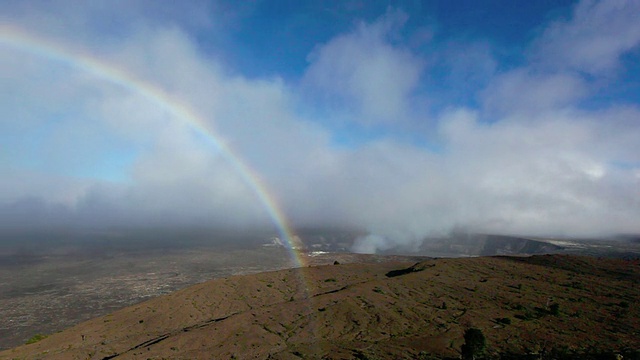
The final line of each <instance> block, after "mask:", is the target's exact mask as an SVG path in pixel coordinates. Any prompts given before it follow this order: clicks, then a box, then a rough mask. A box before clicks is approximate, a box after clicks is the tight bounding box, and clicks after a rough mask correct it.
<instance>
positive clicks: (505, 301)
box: [0, 255, 640, 359]
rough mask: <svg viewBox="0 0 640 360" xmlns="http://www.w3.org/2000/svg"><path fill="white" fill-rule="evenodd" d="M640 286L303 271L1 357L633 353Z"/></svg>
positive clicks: (511, 273)
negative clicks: (469, 345)
mask: <svg viewBox="0 0 640 360" xmlns="http://www.w3.org/2000/svg"><path fill="white" fill-rule="evenodd" d="M639 282H640V263H639V262H638V261H624V260H609V259H596V258H589V257H572V256H559V255H553V256H552V255H547V256H536V257H531V258H506V257H492V258H466V259H436V260H429V261H425V262H420V263H418V264H411V263H400V262H385V263H379V264H339V265H329V266H317V267H307V268H300V269H293V270H283V271H277V272H269V273H261V274H256V275H247V276H234V277H230V278H224V279H217V280H213V281H209V282H206V283H203V284H199V285H195V286H192V287H189V288H187V289H184V290H182V291H178V292H176V293H173V294H170V295H167V296H162V297H159V298H156V299H153V300H150V301H147V302H144V303H140V304H138V305H135V306H132V307H128V308H125V309H123V310H121V311H118V312H115V313H113V314H111V315H107V316H104V317H100V318H96V319H93V320H91V321H87V322H84V323H82V324H79V325H78V326H75V327H73V328H70V329H68V330H66V331H63V332H61V333H57V334H53V335H50V336H49V337H47V338H45V339H44V340H41V341H39V342H37V343H34V344H31V345H26V346H22V347H19V348H16V349H12V350H8V351H5V352H2V353H0V358H2V359H13V358H18V359H22V358H27V359H32V358H52V359H87V358H91V359H149V358H150V359H162V358H172V359H175V358H182V359H192V358H202V359H223V358H226V359H228V358H234V357H235V358H240V359H242V358H258V359H266V358H268V357H269V356H270V358H272V359H297V358H301V357H304V358H323V357H325V358H336V359H338V358H389V359H396V358H412V357H417V356H418V354H419V353H420V352H421V351H424V352H427V353H432V354H437V355H439V356H458V354H459V353H458V351H459V349H460V347H461V345H462V343H463V341H464V340H463V337H462V335H463V332H464V330H465V329H467V328H469V327H476V328H479V329H481V330H482V332H483V333H484V334H485V336H486V337H487V343H488V351H489V352H505V351H512V352H516V353H526V352H534V351H540V350H542V349H543V348H548V349H550V348H554V347H555V348H560V347H568V348H569V349H574V350H581V349H582V350H587V349H590V350H591V351H593V349H602V350H607V351H610V350H615V349H622V348H636V349H637V348H640V310H639V309H638V306H637V299H638V298H640V286H638V285H639ZM554 304H557V305H554ZM554 309H555V310H557V311H554ZM498 319H499V320H498ZM505 319H508V320H505Z"/></svg>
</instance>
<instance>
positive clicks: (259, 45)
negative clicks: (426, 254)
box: [0, 0, 640, 251]
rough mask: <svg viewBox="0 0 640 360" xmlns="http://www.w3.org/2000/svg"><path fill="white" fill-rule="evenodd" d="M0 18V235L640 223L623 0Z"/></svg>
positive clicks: (134, 5) (118, 10)
mask: <svg viewBox="0 0 640 360" xmlns="http://www.w3.org/2000/svg"><path fill="white" fill-rule="evenodd" d="M1 6H2V12H1V14H2V15H0V17H1V18H0V20H2V23H3V24H6V27H3V28H1V29H0V31H1V35H2V36H1V37H0V65H1V67H0V69H1V70H0V71H2V77H1V79H2V80H1V81H0V84H1V85H0V86H2V89H1V90H2V95H1V96H0V104H1V106H0V109H1V110H0V111H1V112H2V114H1V115H2V116H1V118H2V121H1V122H0V129H1V131H2V133H1V134H0V141H1V144H0V151H2V153H1V154H0V169H1V170H2V173H3V174H4V175H3V176H2V179H0V210H2V212H3V216H2V220H0V226H3V227H21V226H55V225H60V224H65V225H68V226H91V227H113V226H116V227H117V226H124V225H139V226H155V225H154V224H158V223H162V224H176V225H185V224H187V225H190V224H195V225H207V226H213V227H215V226H230V227H235V226H250V225H256V226H258V225H266V224H269V222H270V221H271V220H270V218H269V216H268V211H266V210H265V209H264V204H260V203H259V201H257V199H256V195H255V193H254V192H252V189H251V188H252V187H255V186H256V183H252V180H247V175H246V174H242V173H240V174H239V173H238V167H237V166H235V165H234V164H233V162H234V161H239V162H242V163H243V164H244V165H245V166H246V167H247V168H248V169H250V172H251V173H252V174H253V175H252V176H254V175H255V177H256V178H255V179H258V178H259V179H260V180H255V179H254V180H255V181H257V182H259V183H260V186H262V187H263V188H264V189H266V190H265V191H266V192H268V193H269V194H270V195H271V196H272V198H274V199H276V200H277V202H278V204H279V207H280V210H281V211H282V212H283V213H284V214H285V215H286V216H287V218H288V219H289V220H290V221H291V222H292V223H293V224H294V225H295V226H306V225H313V226H317V225H335V224H338V225H347V226H355V227H358V228H364V229H366V230H368V231H369V232H370V234H371V235H372V236H371V237H368V238H363V239H361V240H360V241H359V242H358V245H357V249H358V250H359V251H375V250H378V249H384V248H388V247H391V246H395V245H398V244H400V245H402V246H406V247H411V246H415V245H416V244H418V243H419V242H420V241H421V240H422V238H423V237H424V236H428V235H433V234H442V233H446V232H448V231H450V230H451V229H453V228H461V227H462V228H468V229H472V230H474V231H483V232H494V233H509V234H515V233H517V234H530V235H576V236H578V235H579V236H600V235H607V234H613V233H629V232H631V233H637V232H639V231H640V228H639V227H638V224H637V221H635V219H637V218H638V217H639V216H640V204H639V202H640V200H638V198H639V197H640V194H639V193H638V188H640V186H639V185H640V157H639V156H640V122H639V119H640V109H639V105H640V80H638V79H640V65H639V64H640V61H638V60H640V25H638V24H637V21H636V19H635V16H634V15H635V14H637V13H638V11H640V2H639V1H637V0H628V1H588V0H583V1H535V2H517V3H516V2H513V1H487V2H482V3H481V2H476V1H456V2H451V1H400V2H385V1H356V0H354V1H344V2H332V1H326V2H325V1H314V2H310V1H252V2H244V3H240V4H239V3H237V2H233V1H192V2H188V3H180V4H177V3H175V2H171V1H97V2H91V3H80V4H79V3H78V2H76V1H70V0H59V1H50V2H38V1H34V2H31V1H4V2H3V3H2V5H1ZM16 34H17V35H16ZM16 37H17V38H20V39H22V40H23V41H26V42H31V43H32V44H31V45H30V46H23V45H21V44H19V42H16V40H15V39H16ZM25 39H28V40H25ZM33 44H38V45H37V46H35V47H36V48H37V47H38V46H39V47H41V49H34V46H33ZM43 46H44V47H45V48H46V49H55V51H57V52H59V53H60V54H62V55H61V57H62V58H64V59H66V60H63V61H61V59H60V57H58V58H56V57H52V56H48V55H47V51H51V50H45V51H43V49H42V47H43ZM78 57H82V58H84V59H87V58H90V59H94V60H95V61H97V62H99V63H100V64H102V65H101V66H102V67H103V68H110V69H112V70H113V69H115V71H116V72H117V73H124V74H127V75H126V76H127V77H128V79H135V81H134V82H135V83H136V84H137V86H138V88H136V86H122V85H121V84H120V85H119V84H117V83H114V82H113V81H110V80H109V78H108V76H107V77H105V76H101V75H100V74H97V73H92V72H91V71H87V70H86V68H83V67H82V66H78V64H77V63H76V61H75V60H74V58H78ZM143 83H144V84H145V87H146V88H147V89H152V90H148V91H151V92H152V93H154V94H162V95H161V101H164V102H166V103H169V104H170V105H169V107H168V108H167V107H166V106H165V107H163V106H158V99H156V100H155V101H156V103H154V101H150V99H149V94H146V95H145V94H144V91H142V92H141V89H140V88H139V86H140V84H143ZM177 104H180V105H179V106H182V107H185V108H188V109H189V111H191V112H192V113H193V114H197V115H196V117H197V118H198V119H197V121H196V122H199V123H198V125H196V126H194V121H193V119H184V118H181V116H180V114H179V111H178V113H176V112H175V111H173V110H171V109H174V110H175V107H176V106H178V105H177ZM203 129H206V130H203ZM203 131H204V133H203ZM207 138H209V139H207ZM203 140H204V141H203ZM210 140H211V141H210ZM208 142H210V143H208ZM216 142H224V143H225V144H227V145H228V147H229V149H230V154H225V152H224V150H223V151H220V150H219V149H217V150H216V144H215V143H216ZM230 159H231V161H230ZM61 208H62V209H65V210H64V211H59V209H61ZM33 209H36V210H37V211H36V210H33ZM35 213H37V214H40V215H38V216H37V217H36V216H35V215H34V214H35ZM42 214H45V215H44V216H42Z"/></svg>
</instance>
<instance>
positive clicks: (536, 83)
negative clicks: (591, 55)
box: [482, 68, 588, 116]
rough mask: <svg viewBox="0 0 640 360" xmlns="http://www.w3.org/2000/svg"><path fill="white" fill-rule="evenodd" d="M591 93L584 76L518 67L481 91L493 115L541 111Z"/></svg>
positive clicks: (566, 103) (487, 109)
mask: <svg viewBox="0 0 640 360" xmlns="http://www.w3.org/2000/svg"><path fill="white" fill-rule="evenodd" d="M587 93H588V90H587V86H586V84H585V83H584V82H583V81H582V79H581V78H579V77H577V76H575V75H573V74H567V73H556V74H544V73H543V74H536V73H534V72H532V70H531V69H528V68H518V69H515V70H511V71H509V72H506V73H503V74H500V75H498V76H496V77H494V78H493V79H492V82H491V83H490V84H489V85H488V86H487V88H486V89H485V90H483V92H482V98H483V102H484V106H485V110H486V111H488V112H489V113H491V114H492V115H493V116H505V115H513V114H523V113H524V114H538V113H542V112H545V111H548V110H554V109H558V108H563V107H567V106H572V105H575V104H576V101H578V100H580V99H581V98H583V97H584V96H585V95H586V94H587Z"/></svg>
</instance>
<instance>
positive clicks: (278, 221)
mask: <svg viewBox="0 0 640 360" xmlns="http://www.w3.org/2000/svg"><path fill="white" fill-rule="evenodd" d="M0 46H6V47H10V48H13V49H14V50H20V51H24V52H26V53H29V54H32V55H35V56H39V57H43V58H46V59H50V60H54V61H58V62H60V63H64V64H67V65H69V66H72V67H74V68H77V69H79V70H81V71H83V72H86V73H88V74H91V75H92V76H95V77H96V78H98V79H101V80H103V81H106V82H109V83H112V84H114V85H117V86H120V87H122V88H124V89H126V90H127V91H131V92H133V93H135V94H138V95H140V96H142V97H143V98H144V99H145V100H147V101H149V102H150V103H152V104H154V105H156V106H158V108H160V109H162V110H164V111H166V112H167V113H169V114H171V115H172V116H173V117H175V118H176V119H180V120H181V121H183V122H184V123H185V124H186V125H187V126H188V127H189V128H190V129H191V130H192V131H194V132H195V133H197V134H198V135H201V136H204V137H205V138H206V139H208V140H209V141H210V142H211V143H212V144H213V145H214V146H215V147H216V148H217V149H218V151H219V152H220V154H221V156H222V157H223V158H224V159H225V161H226V162H227V163H228V164H229V165H231V166H232V167H233V169H234V171H236V172H237V174H238V175H239V176H240V177H241V178H242V180H243V182H244V183H245V184H246V185H247V186H248V187H249V188H250V189H251V191H252V192H253V193H254V195H255V196H256V198H257V199H258V201H259V202H260V203H261V205H262V206H263V207H264V209H265V211H266V212H267V214H268V216H269V218H270V219H271V221H272V222H273V224H274V225H275V226H276V227H277V229H278V232H279V235H280V237H282V239H283V240H284V241H283V243H284V244H285V247H286V248H287V251H288V252H289V254H290V257H291V259H292V260H293V262H294V265H295V266H296V267H303V266H304V264H303V258H302V257H301V255H300V254H299V252H298V251H297V248H296V243H297V241H299V240H297V236H295V235H294V233H293V231H292V229H291V227H290V226H289V224H288V221H287V219H286V217H285V216H284V214H283V212H282V210H281V209H280V206H279V205H278V202H277V200H276V198H275V197H274V196H273V195H271V193H270V192H269V191H268V189H267V187H266V186H265V184H264V181H262V180H261V178H260V176H259V175H258V174H257V173H256V172H255V171H253V170H252V169H251V168H250V167H249V166H248V165H247V164H246V163H245V162H244V161H243V160H242V159H241V158H240V157H239V156H238V155H236V154H235V153H234V151H233V150H232V149H231V148H230V147H229V145H227V144H226V143H225V141H224V140H223V138H222V137H221V136H220V135H219V134H217V133H216V131H215V130H214V129H213V128H212V127H211V125H209V124H208V123H207V122H206V121H204V119H203V118H202V117H201V116H200V115H198V114H197V113H196V111H195V110H194V109H192V108H191V107H190V106H189V105H188V104H186V103H184V102H181V101H179V100H178V99H175V98H172V97H170V96H169V95H168V94H167V93H166V92H165V91H164V90H163V89H161V88H160V87H158V86H156V85H154V84H152V83H150V82H148V81H144V80H142V79H139V78H137V77H136V76H135V75H133V74H131V73H129V72H126V71H125V70H123V69H121V68H118V67H116V66H114V65H111V64H108V63H105V62H103V61H100V60H98V59H96V58H94V57H92V56H90V55H89V54H85V53H81V52H78V51H73V50H71V49H68V48H65V47H63V46H61V45H57V44H55V43H53V42H51V41H48V40H45V39H41V38H38V37H36V36H33V35H31V34H28V33H26V32H24V31H22V30H20V29H16V28H14V27H10V26H3V25H0Z"/></svg>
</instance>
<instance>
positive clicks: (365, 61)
mask: <svg viewBox="0 0 640 360" xmlns="http://www.w3.org/2000/svg"><path fill="white" fill-rule="evenodd" d="M406 17H407V16H406V15H405V14H404V13H402V12H399V11H391V10H390V11H388V12H387V14H386V15H385V16H383V17H382V18H380V19H379V20H378V21H377V22H375V23H373V24H366V23H359V24H358V26H357V28H356V29H355V30H354V31H353V32H351V33H348V34H344V35H340V36H337V37H335V38H333V39H332V40H331V41H329V42H328V43H326V44H323V45H320V46H318V47H317V48H316V49H315V51H314V52H313V53H312V54H311V55H310V56H309V61H310V65H309V68H308V69H307V72H306V74H305V80H304V81H305V82H306V83H307V84H308V85H309V86H311V87H315V88H317V89H319V90H320V91H321V92H323V93H324V94H326V95H327V96H328V97H329V99H332V98H333V97H337V98H338V103H339V104H340V105H342V106H344V107H345V108H346V109H348V110H352V111H353V112H354V117H355V118H356V120H358V121H361V122H363V123H378V122H391V123H394V122H395V123H397V122H398V121H402V120H404V119H405V118H406V117H407V116H408V115H410V111H409V110H410V101H409V100H410V96H411V93H412V91H413V90H414V88H415V87H416V85H417V84H418V81H419V79H420V75H421V72H422V68H423V62H422V61H421V60H420V59H419V58H418V57H416V56H414V55H413V54H412V53H411V52H410V51H409V50H408V49H406V48H403V47H401V46H395V45H394V44H393V43H392V41H391V37H392V36H393V33H394V31H396V29H397V28H398V27H401V26H402V25H403V23H404V22H405V21H406Z"/></svg>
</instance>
